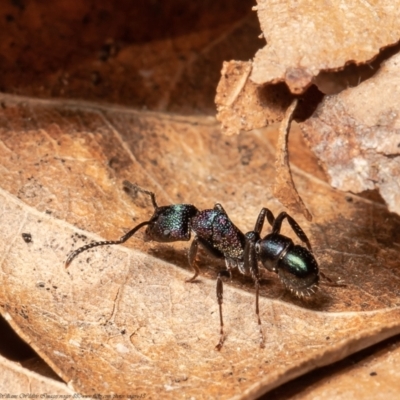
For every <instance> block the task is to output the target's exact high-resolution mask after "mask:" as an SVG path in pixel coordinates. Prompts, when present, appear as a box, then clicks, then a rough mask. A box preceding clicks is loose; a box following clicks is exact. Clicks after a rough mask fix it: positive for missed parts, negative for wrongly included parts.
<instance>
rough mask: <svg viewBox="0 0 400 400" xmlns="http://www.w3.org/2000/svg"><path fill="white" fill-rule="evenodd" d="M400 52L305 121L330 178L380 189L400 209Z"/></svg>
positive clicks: (346, 186)
mask: <svg viewBox="0 0 400 400" xmlns="http://www.w3.org/2000/svg"><path fill="white" fill-rule="evenodd" d="M399 64H400V55H395V56H393V57H392V58H390V59H389V60H387V61H386V62H385V63H384V64H383V65H382V67H381V69H380V70H379V71H378V72H377V74H376V75H375V76H374V77H373V78H371V79H369V80H368V81H365V82H363V83H362V84H360V85H359V86H357V87H355V88H351V89H348V90H345V91H343V92H341V93H339V94H338V95H335V96H330V97H326V98H325V99H324V101H323V102H322V104H321V105H320V107H319V109H318V110H317V112H316V113H315V114H314V115H313V116H312V117H311V118H310V119H309V120H307V121H305V122H304V123H302V124H301V125H300V126H301V128H302V130H303V133H304V137H305V138H306V140H307V142H308V143H309V145H310V147H311V148H312V149H313V151H314V152H315V154H316V155H317V157H318V158H319V159H320V161H321V163H322V165H323V167H324V169H325V171H326V172H327V174H328V175H329V177H330V179H331V184H332V186H333V187H336V188H338V189H340V190H343V191H352V192H354V193H359V192H362V191H365V190H371V189H379V192H380V194H381V196H382V197H383V199H384V200H385V201H386V203H387V205H388V207H389V209H390V210H391V211H392V212H395V213H397V214H400V186H399V179H400V116H399V111H398V110H399V109H400V75H399V72H398V71H399Z"/></svg>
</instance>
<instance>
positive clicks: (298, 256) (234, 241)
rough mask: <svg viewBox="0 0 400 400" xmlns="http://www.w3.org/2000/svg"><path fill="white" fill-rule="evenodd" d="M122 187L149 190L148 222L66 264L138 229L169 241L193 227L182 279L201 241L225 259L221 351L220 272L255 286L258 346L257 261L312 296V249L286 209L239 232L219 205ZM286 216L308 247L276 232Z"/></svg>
mask: <svg viewBox="0 0 400 400" xmlns="http://www.w3.org/2000/svg"><path fill="white" fill-rule="evenodd" d="M123 185H124V189H125V190H126V191H127V192H131V193H132V196H134V197H136V196H137V194H138V192H141V193H144V194H146V195H148V196H149V197H150V199H151V202H152V204H153V207H154V214H153V215H152V217H151V218H150V219H149V220H148V221H144V222H141V223H140V224H138V225H136V226H135V227H134V228H133V229H131V230H130V231H129V232H127V233H126V234H125V235H123V236H122V237H121V238H120V239H118V240H112V241H100V242H92V243H89V244H87V245H85V246H82V247H80V248H78V249H76V250H75V251H73V252H71V253H70V254H69V255H68V258H67V260H66V262H65V267H68V266H69V264H70V263H71V262H72V260H73V259H74V258H75V257H76V256H77V255H78V254H80V253H82V252H84V251H86V250H88V249H91V248H93V247H96V246H103V245H114V244H122V243H125V242H126V241H127V240H128V239H129V238H131V237H132V236H133V235H134V234H135V233H136V232H137V231H138V230H139V229H141V228H142V227H144V226H146V230H145V237H144V240H145V241H155V242H159V243H168V242H176V241H189V240H190V238H191V231H193V232H194V234H195V236H194V239H193V241H192V243H191V246H190V249H189V254H188V259H189V265H190V266H191V268H192V269H194V275H193V276H192V277H191V278H190V279H187V280H186V282H193V281H194V280H195V279H196V278H197V276H198V275H199V273H200V270H199V267H198V266H197V265H196V263H195V259H196V254H197V251H198V247H199V245H201V246H202V247H203V248H204V249H205V250H207V251H208V252H209V253H210V254H212V255H213V256H215V257H219V258H224V259H225V269H223V270H222V271H219V273H218V275H217V285H216V292H217V301H218V306H219V317H220V339H219V342H218V344H217V345H216V349H217V350H221V348H222V345H223V343H224V340H225V334H224V323H223V317H222V302H223V281H222V278H223V277H227V278H231V277H232V270H233V269H236V268H237V269H238V270H239V272H240V273H241V274H243V275H246V276H251V277H252V278H253V280H254V283H255V289H256V315H257V321H258V326H259V332H260V347H261V348H263V347H264V335H263V332H262V328H261V319H260V313H259V288H260V279H261V276H260V271H259V268H258V262H259V261H260V262H261V263H262V264H263V266H264V267H265V268H266V269H268V270H269V271H272V272H276V273H278V275H279V278H280V279H281V281H282V282H283V283H284V285H285V286H286V287H287V288H288V289H289V290H291V291H292V292H294V293H295V294H296V295H298V296H304V295H311V294H313V293H314V290H315V289H316V288H317V285H318V282H319V270H318V264H317V262H316V260H315V258H314V256H313V254H312V250H311V245H310V242H309V240H308V238H307V236H306V234H305V233H304V232H303V230H302V229H301V228H300V226H299V225H298V224H297V223H296V221H295V220H294V219H293V218H292V217H291V216H290V215H288V214H287V213H285V212H282V213H280V214H279V215H278V217H277V218H276V219H275V217H274V215H273V214H272V212H271V211H270V210H269V209H267V208H263V209H262V210H261V212H260V214H259V216H258V218H257V222H256V225H255V228H254V230H253V231H250V232H248V233H246V234H243V233H242V232H241V231H240V230H239V228H237V227H236V226H235V225H234V224H233V222H232V221H231V220H230V219H229V217H228V215H227V213H226V211H225V210H224V208H223V207H222V206H221V204H219V203H217V204H215V206H214V208H212V209H208V210H202V211H200V210H198V209H197V208H196V207H195V206H194V205H192V204H172V205H168V206H158V204H157V202H156V198H155V194H154V193H153V192H150V191H147V190H145V189H142V188H140V187H139V186H137V185H134V184H132V183H130V182H128V181H124V182H123ZM285 218H286V219H287V220H288V222H289V224H290V226H291V228H292V229H293V231H294V232H295V233H296V235H297V236H298V237H299V239H300V240H301V241H302V242H303V243H305V244H306V246H307V249H306V248H304V247H302V246H298V245H294V243H293V241H292V240H291V239H290V238H288V237H286V236H283V235H281V234H280V229H281V225H282V222H283V221H284V219H285ZM265 219H267V220H268V222H269V224H270V225H271V226H272V233H270V234H269V235H267V236H265V237H264V238H263V239H261V237H260V234H261V230H262V228H263V224H264V220H265Z"/></svg>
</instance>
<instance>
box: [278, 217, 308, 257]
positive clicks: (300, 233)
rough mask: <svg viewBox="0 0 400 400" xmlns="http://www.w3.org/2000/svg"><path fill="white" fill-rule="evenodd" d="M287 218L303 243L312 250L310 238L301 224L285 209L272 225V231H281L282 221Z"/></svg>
mask: <svg viewBox="0 0 400 400" xmlns="http://www.w3.org/2000/svg"><path fill="white" fill-rule="evenodd" d="M285 218H286V219H287V220H288V222H289V225H290V227H291V228H292V229H293V232H294V233H295V234H296V235H297V237H298V238H299V239H300V240H301V241H302V242H303V243H305V245H306V246H307V248H308V250H310V251H311V252H312V248H311V244H310V241H309V240H308V237H307V235H306V234H305V233H304V231H303V229H301V228H300V225H299V224H298V223H297V222H296V221H295V220H294V219H293V218H292V217H291V216H290V215H289V214H287V213H286V212H285V211H283V212H281V213H280V214H279V215H278V216H277V217H276V220H275V222H274V224H273V226H272V233H279V232H280V231H281V226H282V222H283V220H284V219H285Z"/></svg>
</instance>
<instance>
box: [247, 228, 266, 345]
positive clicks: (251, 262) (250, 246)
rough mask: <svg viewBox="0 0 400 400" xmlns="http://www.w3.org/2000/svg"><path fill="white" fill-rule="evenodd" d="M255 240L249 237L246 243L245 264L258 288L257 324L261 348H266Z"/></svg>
mask: <svg viewBox="0 0 400 400" xmlns="http://www.w3.org/2000/svg"><path fill="white" fill-rule="evenodd" d="M255 238H256V236H255V235H254V236H253V237H248V240H247V241H246V246H245V248H244V264H245V271H248V272H249V273H250V275H251V276H252V278H253V279H254V284H255V288H256V315H257V322H258V328H259V331H260V347H261V348H264V347H265V344H264V334H263V331H262V326H261V318H260V308H259V304H258V303H259V297H260V271H259V269H258V260H257V255H256V250H255Z"/></svg>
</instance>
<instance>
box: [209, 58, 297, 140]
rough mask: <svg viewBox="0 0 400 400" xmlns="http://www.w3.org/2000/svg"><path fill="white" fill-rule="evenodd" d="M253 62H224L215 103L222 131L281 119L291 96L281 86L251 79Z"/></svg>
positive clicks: (268, 123) (248, 129) (270, 122)
mask: <svg viewBox="0 0 400 400" xmlns="http://www.w3.org/2000/svg"><path fill="white" fill-rule="evenodd" d="M251 68H252V65H251V62H250V61H248V62H244V61H229V62H224V64H223V67H222V71H221V80H220V81H219V84H218V87H217V95H216V97H215V103H216V105H217V111H218V114H217V119H218V121H220V122H221V128H222V132H223V133H224V134H227V135H232V134H238V133H239V132H240V131H241V130H245V131H250V130H252V129H256V128H263V127H265V126H268V125H272V124H273V123H274V122H277V121H280V120H281V119H282V118H283V116H284V115H285V111H286V109H287V107H288V106H289V105H290V102H291V100H292V96H291V95H290V93H289V92H288V91H287V90H285V87H282V85H268V86H265V87H262V86H260V85H256V84H255V83H253V82H252V81H251V80H250V79H249V76H250V73H251Z"/></svg>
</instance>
